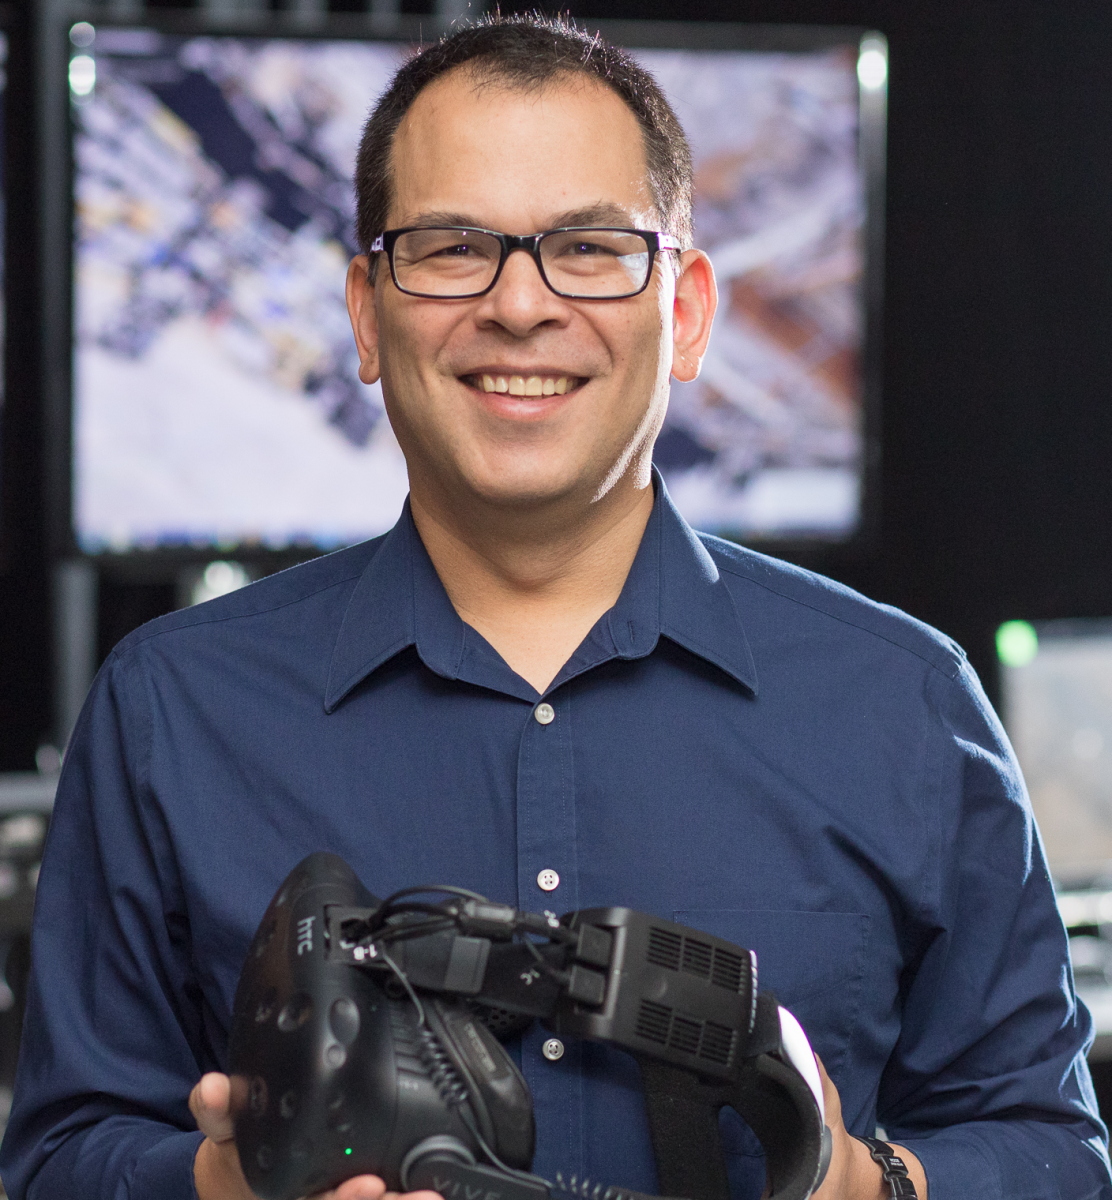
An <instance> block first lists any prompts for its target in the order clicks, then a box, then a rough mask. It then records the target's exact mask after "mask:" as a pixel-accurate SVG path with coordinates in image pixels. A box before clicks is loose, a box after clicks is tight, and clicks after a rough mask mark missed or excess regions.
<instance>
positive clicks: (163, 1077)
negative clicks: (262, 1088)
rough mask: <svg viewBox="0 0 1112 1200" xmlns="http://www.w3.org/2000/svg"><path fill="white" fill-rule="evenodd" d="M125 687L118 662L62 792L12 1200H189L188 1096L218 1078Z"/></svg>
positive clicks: (147, 718) (21, 1091) (87, 715)
mask: <svg viewBox="0 0 1112 1200" xmlns="http://www.w3.org/2000/svg"><path fill="white" fill-rule="evenodd" d="M132 663H134V656H132ZM134 686H135V681H134V678H133V677H129V674H128V672H127V670H126V663H125V661H124V660H122V659H121V657H120V655H119V653H118V652H117V654H114V655H113V656H112V658H110V659H109V662H108V663H107V664H106V666H105V667H104V668H103V670H102V671H101V673H100V675H99V676H98V678H97V681H96V683H95V684H94V687H93V691H92V693H91V695H90V697H89V700H88V701H87V703H86V705H85V709H84V711H83V713H82V715H81V718H80V720H79V722H78V725H77V728H76V730H75V731H74V735H73V738H72V739H71V745H70V750H69V752H68V753H67V755H66V762H65V767H64V769H63V772H62V776H61V779H60V780H59V786H58V795H57V799H56V802H55V809H54V818H53V820H52V822H51V830H50V835H49V838H48V841H47V847H46V852H45V855H44V859H43V866H42V871H41V874H40V878H39V884H38V889H37V896H36V901H35V918H34V928H33V934H32V947H31V958H32V962H31V978H30V983H29V987H28V999H27V1011H26V1017H25V1023H24V1032H23V1040H22V1044H21V1048H20V1061H19V1068H18V1073H17V1079H16V1087H15V1099H14V1104H13V1108H12V1113H11V1118H10V1120H9V1124H8V1128H7V1133H6V1135H5V1138H4V1143H3V1148H2V1151H0V1175H2V1177H3V1180H4V1184H5V1186H6V1188H7V1192H8V1194H9V1196H11V1197H12V1198H13V1200H25V1198H26V1200H57V1198H58V1197H60V1196H65V1197H67V1200H196V1190H195V1188H194V1185H193V1159H194V1156H195V1155H196V1152H197V1148H198V1146H199V1145H200V1142H201V1135H200V1134H199V1133H198V1132H197V1130H196V1125H195V1122H194V1121H193V1119H192V1117H191V1115H190V1113H189V1109H188V1096H189V1091H190V1089H191V1088H192V1086H193V1084H194V1083H196V1081H197V1080H198V1079H199V1078H200V1076H201V1074H202V1073H203V1071H204V1070H210V1069H213V1068H214V1067H215V1066H216V1065H217V1064H216V1061H215V1055H214V1054H213V1053H212V1052H211V1050H210V1049H208V1042H209V1039H208V1038H207V1037H206V1033H205V1017H204V1013H203V1011H202V1005H203V1002H202V1000H201V998H200V989H199V987H198V986H197V985H196V982H195V980H194V978H193V975H192V972H191V968H190V959H191V954H190V945H189V925H188V922H187V920H186V919H185V906H184V903H183V901H182V896H181V887H180V883H179V882H178V879H177V876H176V872H175V866H174V856H173V851H172V847H171V846H170V843H169V839H168V837H167V834H166V829H165V827H164V825H163V824H162V822H161V821H160V819H159V816H158V809H157V806H156V805H154V804H152V803H149V802H148V801H149V798H148V797H145V791H146V781H145V778H144V769H145V768H144V762H145V749H146V747H147V746H148V745H149V738H150V728H151V724H150V722H151V705H150V704H149V703H148V704H143V703H136V702H135V697H133V696H131V695H130V694H129V689H131V688H133V687H134Z"/></svg>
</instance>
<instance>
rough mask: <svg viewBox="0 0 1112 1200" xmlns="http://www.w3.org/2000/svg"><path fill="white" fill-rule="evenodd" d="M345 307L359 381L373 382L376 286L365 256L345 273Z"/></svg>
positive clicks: (377, 370)
mask: <svg viewBox="0 0 1112 1200" xmlns="http://www.w3.org/2000/svg"><path fill="white" fill-rule="evenodd" d="M347 306H348V316H349V317H350V318H351V331H352V333H354V334H355V345H356V348H357V349H358V351H359V378H360V379H361V380H362V381H363V382H364V383H374V382H375V381H376V380H377V379H378V377H379V375H380V374H381V370H380V368H379V362H378V313H377V312H376V311H375V285H374V284H373V283H372V282H371V277H370V261H369V260H368V258H367V256H366V255H365V254H359V255H357V256H356V257H355V258H353V259H352V260H351V263H350V265H349V266H348V273H347Z"/></svg>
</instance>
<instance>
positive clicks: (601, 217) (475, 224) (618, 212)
mask: <svg viewBox="0 0 1112 1200" xmlns="http://www.w3.org/2000/svg"><path fill="white" fill-rule="evenodd" d="M633 220H634V218H633V216H632V215H631V214H630V212H629V211H628V210H627V209H624V208H622V206H621V205H620V204H592V205H590V206H589V207H587V208H576V209H572V210H571V211H570V212H562V213H557V214H556V215H554V216H553V217H552V218H551V219H550V220H549V223H548V225H547V226H546V228H547V229H565V228H568V227H572V228H574V227H576V226H587V227H590V226H599V225H601V226H606V225H616V226H618V227H620V228H622V229H628V228H629V227H630V226H631V223H632V222H633ZM437 225H464V226H467V227H468V228H471V229H486V228H487V226H486V225H484V224H483V223H482V222H481V221H477V220H476V219H475V218H474V217H473V216H471V215H470V214H469V213H460V212H445V211H442V210H440V209H434V210H432V211H430V212H420V213H411V214H409V216H407V217H406V218H405V220H404V221H403V223H402V224H401V226H399V228H403V229H408V228H410V227H412V226H416V227H417V228H428V227H430V226H437ZM499 232H505V233H509V232H516V231H511V230H502V231H499Z"/></svg>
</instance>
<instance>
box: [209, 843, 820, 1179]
mask: <svg viewBox="0 0 1112 1200" xmlns="http://www.w3.org/2000/svg"><path fill="white" fill-rule="evenodd" d="M433 897H435V899H433ZM536 1018H540V1020H541V1021H542V1023H543V1024H544V1026H545V1027H546V1028H547V1029H550V1030H551V1031H552V1032H553V1033H556V1034H559V1035H561V1036H562V1037H563V1036H571V1037H580V1038H587V1039H590V1040H592V1041H597V1042H604V1043H606V1044H607V1045H611V1046H618V1047H620V1048H621V1049H622V1050H625V1051H627V1052H628V1053H630V1054H632V1055H633V1056H634V1057H635V1058H636V1059H637V1060H638V1063H639V1064H640V1067H641V1073H642V1082H643V1085H644V1089H645V1101H646V1108H647V1113H648V1119H649V1129H650V1134H651V1137H652V1144H653V1153H654V1157H655V1160H656V1167H657V1176H658V1186H659V1187H660V1189H661V1192H662V1193H664V1194H665V1195H668V1196H674V1197H685V1198H687V1200H729V1184H728V1181H727V1176H726V1165H725V1157H724V1154H723V1151H722V1146H721V1141H720V1137H719V1127H718V1114H719V1111H720V1110H721V1109H722V1108H723V1107H725V1106H727V1105H728V1106H729V1107H731V1108H733V1109H735V1110H736V1111H737V1113H738V1114H739V1115H740V1116H741V1117H742V1118H743V1120H745V1121H746V1122H747V1123H748V1125H749V1126H750V1128H751V1129H752V1130H753V1132H754V1133H755V1134H756V1136H757V1138H758V1139H759V1140H760V1142H761V1145H762V1146H763V1148H764V1151H765V1162H766V1176H767V1181H768V1190H767V1191H766V1195H768V1196H770V1197H771V1198H772V1200H805V1198H806V1197H808V1196H810V1194H811V1193H812V1192H813V1191H814V1190H815V1188H817V1187H818V1186H819V1184H820V1183H821V1182H822V1179H823V1177H824V1176H825V1173H826V1168H827V1165H828V1162H829V1157H830V1131H829V1130H828V1129H827V1128H826V1126H825V1124H824V1110H823V1099H822V1087H821V1084H820V1079H819V1073H818V1068H817V1065H816V1062H815V1057H814V1053H813V1052H812V1050H811V1047H810V1044H809V1043H808V1041H807V1037H806V1035H805V1034H804V1032H803V1030H802V1028H801V1027H800V1025H799V1023H798V1022H797V1021H796V1019H795V1018H794V1017H793V1016H792V1015H791V1013H789V1012H788V1011H787V1010H786V1009H784V1008H781V1007H780V1006H779V1005H778V1004H777V1003H776V1000H775V998H774V997H773V996H772V995H771V994H770V993H768V992H758V990H757V961H756V955H755V954H753V953H752V951H748V950H743V949H741V948H740V947H738V946H735V945H733V944H731V943H730V942H726V941H723V940H722V939H720V938H715V937H712V936H710V935H709V934H705V933H702V932H700V931H697V930H694V929H689V928H687V927H686V926H683V925H677V924H675V923H673V922H671V921H664V920H661V919H660V918H658V917H654V916H649V915H648V914H645V913H640V912H634V911H632V910H631V909H628V908H594V909H583V910H580V911H578V912H572V913H568V914H566V915H565V916H563V917H559V918H558V917H556V916H555V914H552V913H545V914H543V915H541V914H536V913H527V912H521V911H519V910H517V909H515V908H512V907H510V906H509V905H504V904H495V903H491V902H490V901H488V900H486V899H485V898H483V897H482V896H479V895H476V894H475V893H473V892H468V891H466V890H464V889H462V888H451V887H420V888H407V889H405V890H404V891H402V892H397V893H395V894H394V895H393V896H390V897H389V898H388V899H386V900H382V901H380V900H377V899H376V898H375V897H374V896H372V895H371V894H370V893H369V892H368V891H367V890H366V888H365V887H363V885H362V884H361V883H360V881H359V880H358V879H357V878H356V876H355V874H354V872H353V871H352V869H351V868H350V867H349V866H348V865H347V863H345V862H344V861H343V860H342V859H340V858H338V857H336V856H335V855H333V854H325V853H317V854H312V855H310V856H309V857H308V858H306V859H305V860H304V861H303V862H301V863H300V864H299V865H298V866H297V867H295V868H294V870H293V871H292V872H291V874H290V875H289V877H288V878H287V879H286V881H285V883H284V884H283V885H282V887H281V888H280V889H279V890H278V893H277V895H275V897H274V899H273V900H272V901H271V903H270V906H269V908H268V909H267V910H266V913H265V915H264V916H263V919H262V922H261V924H260V926H259V929H258V932H257V933H256V934H255V937H254V939H253V941H252V943H251V947H250V950H249V951H248V954H247V960H246V962H245V964H244V967H243V973H242V975H241V977H240V981H239V987H238V989H237V991H236V997H235V1005H234V1011H233V1020H232V1030H231V1044H230V1050H229V1059H230V1074H231V1076H232V1107H233V1116H234V1121H235V1141H236V1147H237V1149H238V1151H239V1158H240V1162H241V1164H242V1166H243V1172H244V1175H245V1176H246V1179H247V1182H248V1184H249V1185H250V1187H251V1189H252V1191H254V1192H255V1194H256V1195H257V1196H259V1197H262V1198H263V1200H297V1198H298V1197H303V1196H307V1195H310V1194H312V1193H314V1192H318V1191H323V1190H325V1189H328V1188H332V1187H336V1186H337V1185H338V1184H339V1183H341V1182H343V1180H345V1179H349V1178H351V1177H352V1176H353V1175H363V1174H372V1175H378V1176H380V1177H382V1178H383V1179H384V1180H385V1181H386V1184H387V1186H388V1187H389V1188H390V1189H391V1190H396V1191H412V1190H415V1189H419V1188H430V1189H432V1190H433V1191H436V1192H439V1193H440V1195H441V1196H443V1197H444V1198H445V1200H564V1196H565V1195H566V1194H568V1193H571V1194H574V1195H576V1196H579V1197H580V1198H581V1200H649V1198H646V1197H642V1196H640V1195H639V1194H638V1193H635V1192H631V1191H629V1190H628V1189H624V1188H621V1187H613V1186H611V1187H606V1186H603V1185H598V1186H595V1185H592V1184H590V1183H588V1182H586V1181H581V1180H577V1179H575V1178H572V1179H570V1180H567V1181H565V1180H564V1179H563V1178H562V1177H560V1176H558V1177H557V1180H556V1181H555V1182H552V1181H549V1180H545V1179H541V1178H540V1177H539V1176H536V1175H533V1174H531V1173H530V1170H529V1168H530V1166H531V1164H532V1160H533V1151H534V1141H535V1127H534V1121H533V1107H532V1099H531V1097H530V1095H529V1089H528V1087H527V1085H526V1083H525V1080H524V1079H523V1078H522V1076H521V1073H520V1071H519V1070H518V1069H517V1066H516V1065H515V1063H514V1061H513V1059H512V1058H511V1057H510V1056H509V1054H508V1053H507V1052H506V1050H505V1049H504V1047H503V1046H502V1044H501V1042H500V1040H499V1038H500V1037H502V1038H504V1037H507V1036H510V1035H513V1034H515V1033H517V1032H520V1031H522V1030H523V1029H525V1028H527V1027H528V1026H529V1025H530V1024H531V1023H532V1022H533V1020H535V1019H536Z"/></svg>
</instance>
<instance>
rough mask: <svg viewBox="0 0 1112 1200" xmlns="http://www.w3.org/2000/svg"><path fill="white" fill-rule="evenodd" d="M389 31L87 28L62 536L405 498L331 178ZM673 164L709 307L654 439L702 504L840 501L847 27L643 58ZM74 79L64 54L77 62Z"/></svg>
mask: <svg viewBox="0 0 1112 1200" xmlns="http://www.w3.org/2000/svg"><path fill="white" fill-rule="evenodd" d="M406 52H407V48H406V47H405V46H404V45H402V44H400V43H391V42H385V41H383V42H356V41H314V40H309V39H306V40H301V41H299V40H296V39H283V38H272V39H258V38H234V37H174V36H166V35H162V34H159V33H157V32H155V31H152V30H148V29H101V30H99V31H98V32H97V36H96V40H95V44H94V46H93V47H92V48H91V49H90V51H89V54H90V56H92V57H93V58H94V61H95V81H94V80H93V79H92V77H91V75H88V76H83V77H82V82H81V83H80V88H81V89H83V91H81V92H79V93H78V92H75V94H74V97H73V98H74V100H75V105H74V111H75V124H76V145H75V164H76V170H75V188H76V228H75V268H74V269H75V292H74V325H75V329H74V339H75V340H74V400H73V404H74V407H73V444H74V459H73V475H74V478H73V484H74V487H73V497H74V528H75V532H76V536H77V540H78V543H79V545H80V546H81V548H82V549H84V550H85V551H87V552H90V553H99V552H104V551H111V552H125V551H130V550H136V549H144V550H153V549H159V548H166V547H175V546H198V547H207V546H216V547H233V546H244V545H248V546H250V545H258V546H263V547H272V548H283V547H291V546H292V547H297V546H306V547H321V548H329V547H333V546H338V545H343V544H347V543H351V542H355V541H359V540H361V539H363V538H366V537H370V536H373V535H375V534H378V533H381V532H383V531H384V530H386V529H387V528H389V527H390V525H392V524H393V522H394V520H395V519H396V517H397V515H398V512H399V510H400V508H401V504H402V501H403V499H404V497H405V494H406V491H407V477H406V469H405V462H404V460H403V458H402V456H401V452H400V450H399V449H398V446H397V443H396V442H395V440H394V437H393V434H392V433H391V430H390V427H389V423H388V422H387V420H386V416H385V410H384V408H383V402H382V394H381V390H380V389H379V388H378V387H377V386H376V387H373V388H367V387H364V386H363V385H362V384H360V383H359V381H358V378H357V374H356V370H357V366H358V362H357V358H356V353H355V349H354V345H353V343H352V337H351V330H350V326H349V324H348V317H347V312H346V309H345V307H344V295H343V287H344V273H345V268H346V263H347V260H348V258H349V257H350V256H351V255H352V254H354V253H355V252H356V247H355V245H354V241H353V235H352V219H353V208H354V205H353V197H352V192H351V184H350V178H351V171H352V165H353V162H354V155H355V149H356V146H357V143H358V139H359V134H360V129H361V126H362V123H363V121H364V119H365V117H366V115H367V112H368V110H369V108H370V106H371V105H372V104H373V102H374V100H375V99H376V98H377V96H378V95H379V94H380V93H381V91H382V90H383V89H384V87H385V86H386V84H387V82H388V80H389V79H390V76H391V74H392V72H393V71H394V69H395V68H396V66H397V65H398V63H399V62H400V61H401V59H402V56H403V55H404V54H405V53H406ZM636 53H637V55H638V57H639V58H640V59H641V61H642V62H643V63H644V64H645V65H646V66H647V67H648V68H649V69H650V70H651V71H652V72H653V73H654V75H655V76H656V77H657V79H658V80H659V81H660V83H661V84H662V86H663V88H664V90H665V91H666V92H667V93H668V95H669V97H670V98H671V99H672V101H673V103H674V104H675V107H676V109H677V112H678V114H679V116H680V119H681V120H682V121H683V123H684V125H685V127H686V129H687V131H688V135H689V137H690V139H691V142H692V148H693V152H694V158H695V181H696V203H695V227H696V244H697V245H699V246H701V247H703V248H704V249H706V250H707V251H708V252H709V253H710V255H711V257H712V259H713V261H714V265H715V269H716V272H717V276H718V282H719V288H720V290H721V308H720V310H719V317H718V320H717V324H716V328H715V332H714V335H713V337H712V340H711V343H710V347H709V350H708V353H707V358H706V362H705V365H704V369H703V373H702V375H701V376H700V378H699V380H698V381H696V382H695V383H692V384H686V385H679V384H673V389H672V402H671V410H670V414H669V418H668V422H667V424H666V426H665V428H664V431H663V433H662V435H661V438H660V441H659V443H658V447H657V461H658V464H659V466H660V467H661V469H662V471H663V473H664V476H665V478H666V480H667V481H668V485H669V488H670V489H671V491H672V493H673V496H674V497H675V499H676V500H677V502H678V504H679V506H680V508H681V510H682V511H683V512H684V514H685V516H687V518H688V519H689V520H690V521H691V522H692V523H693V524H694V525H696V526H698V527H700V528H703V529H707V530H710V531H713V532H724V533H730V534H736V535H740V536H743V537H744V536H755V537H777V538H779V537H792V536H808V537H814V536H817V537H822V538H830V539H840V538H845V537H847V536H850V535H852V533H853V532H854V530H855V529H856V528H857V525H858V523H859V520H860V505H861V464H862V458H863V449H862V447H863V419H862V386H861V372H860V367H859V358H860V349H861V342H862V327H863V317H862V311H863V310H862V303H861V279H862V270H863V250H862V226H863V219H864V200H863V184H862V177H861V172H860V167H859V158H858V83H857V77H856V62H857V59H856V46H854V45H847V46H845V47H843V48H838V49H834V50H829V49H827V50H821V51H813V52H791V53H780V52H777V53H772V52H767V51H760V52H758V51H721V52H711V51H691V50H687V51H684V50H643V51H636ZM72 78H73V73H72V72H71V80H72Z"/></svg>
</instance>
